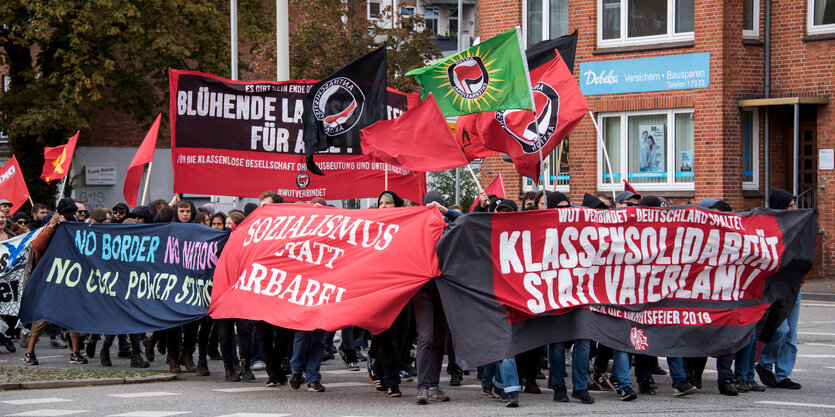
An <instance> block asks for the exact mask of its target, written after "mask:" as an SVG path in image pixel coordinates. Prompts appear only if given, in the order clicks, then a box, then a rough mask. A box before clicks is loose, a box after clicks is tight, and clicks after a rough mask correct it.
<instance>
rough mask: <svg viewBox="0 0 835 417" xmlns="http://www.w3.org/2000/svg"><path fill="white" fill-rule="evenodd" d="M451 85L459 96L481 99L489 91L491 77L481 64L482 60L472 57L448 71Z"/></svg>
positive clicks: (455, 64)
mask: <svg viewBox="0 0 835 417" xmlns="http://www.w3.org/2000/svg"><path fill="white" fill-rule="evenodd" d="M447 73H448V74H449V84H450V85H451V86H452V89H453V90H454V91H455V92H456V93H458V95H459V96H461V97H463V98H465V99H468V100H473V99H477V98H479V97H481V96H482V95H483V94H484V93H485V92H486V91H487V85H488V84H489V83H490V75H489V74H488V73H487V68H485V67H484V63H483V62H481V58H479V57H477V56H471V57H467V58H464V59H462V60H460V61H458V62H456V63H454V64H452V65H450V66H449V69H447Z"/></svg>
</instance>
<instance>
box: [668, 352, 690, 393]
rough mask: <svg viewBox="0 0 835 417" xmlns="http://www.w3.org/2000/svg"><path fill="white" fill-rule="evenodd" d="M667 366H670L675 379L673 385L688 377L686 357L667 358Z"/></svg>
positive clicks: (672, 376) (671, 376)
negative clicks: (685, 364) (685, 366)
mask: <svg viewBox="0 0 835 417" xmlns="http://www.w3.org/2000/svg"><path fill="white" fill-rule="evenodd" d="M667 366H668V367H669V368H670V378H672V380H673V386H675V385H676V383H677V382H678V381H680V380H682V379H685V378H687V376H686V375H685V374H684V359H683V358H670V357H668V358H667Z"/></svg>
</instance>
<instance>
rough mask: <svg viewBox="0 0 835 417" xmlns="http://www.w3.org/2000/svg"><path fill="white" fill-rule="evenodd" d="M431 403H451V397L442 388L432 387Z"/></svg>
mask: <svg viewBox="0 0 835 417" xmlns="http://www.w3.org/2000/svg"><path fill="white" fill-rule="evenodd" d="M429 401H435V402H439V403H442V402H445V401H449V397H448V396H447V395H446V394H445V393H444V392H443V391H441V389H440V388H438V387H432V388H429Z"/></svg>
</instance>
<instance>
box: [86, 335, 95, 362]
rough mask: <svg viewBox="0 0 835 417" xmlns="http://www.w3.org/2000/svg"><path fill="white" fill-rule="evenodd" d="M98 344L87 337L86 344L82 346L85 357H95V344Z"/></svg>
mask: <svg viewBox="0 0 835 417" xmlns="http://www.w3.org/2000/svg"><path fill="white" fill-rule="evenodd" d="M97 344H98V341H97V340H90V339H87V345H86V346H84V352H85V353H86V354H87V357H88V358H90V359H93V358H95V357H96V345H97Z"/></svg>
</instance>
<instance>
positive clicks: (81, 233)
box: [20, 222, 229, 334]
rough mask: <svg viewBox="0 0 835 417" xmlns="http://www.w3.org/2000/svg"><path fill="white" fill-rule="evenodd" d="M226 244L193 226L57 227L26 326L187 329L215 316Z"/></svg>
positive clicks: (34, 282)
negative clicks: (216, 279) (216, 282)
mask: <svg viewBox="0 0 835 417" xmlns="http://www.w3.org/2000/svg"><path fill="white" fill-rule="evenodd" d="M228 237H229V232H220V231H217V230H214V229H211V228H208V227H206V226H203V225H198V224H190V223H186V224H184V223H167V224H129V225H122V224H92V223H76V222H68V223H62V224H59V225H58V228H57V229H56V230H55V234H54V236H53V237H52V240H51V241H50V242H49V246H48V248H47V250H46V254H45V255H44V256H43V258H42V259H41V260H40V261H39V262H38V265H37V266H36V267H35V270H34V271H32V275H31V276H30V278H29V281H28V282H27V284H26V289H25V290H24V292H23V300H22V301H21V306H20V319H21V321H23V322H24V323H31V322H33V321H36V320H45V321H48V322H50V323H55V324H58V325H60V326H62V327H64V328H66V329H69V330H74V331H77V332H81V333H99V334H121V333H140V332H146V331H153V330H161V329H168V328H171V327H174V326H178V325H181V324H185V323H188V322H190V321H193V320H195V319H198V318H200V317H202V316H204V315H205V314H206V313H207V312H208V310H209V301H210V300H211V293H212V276H213V275H214V270H215V264H216V263H217V260H218V258H219V257H220V252H221V250H222V249H223V246H224V245H225V244H226V240H227V238H228Z"/></svg>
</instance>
